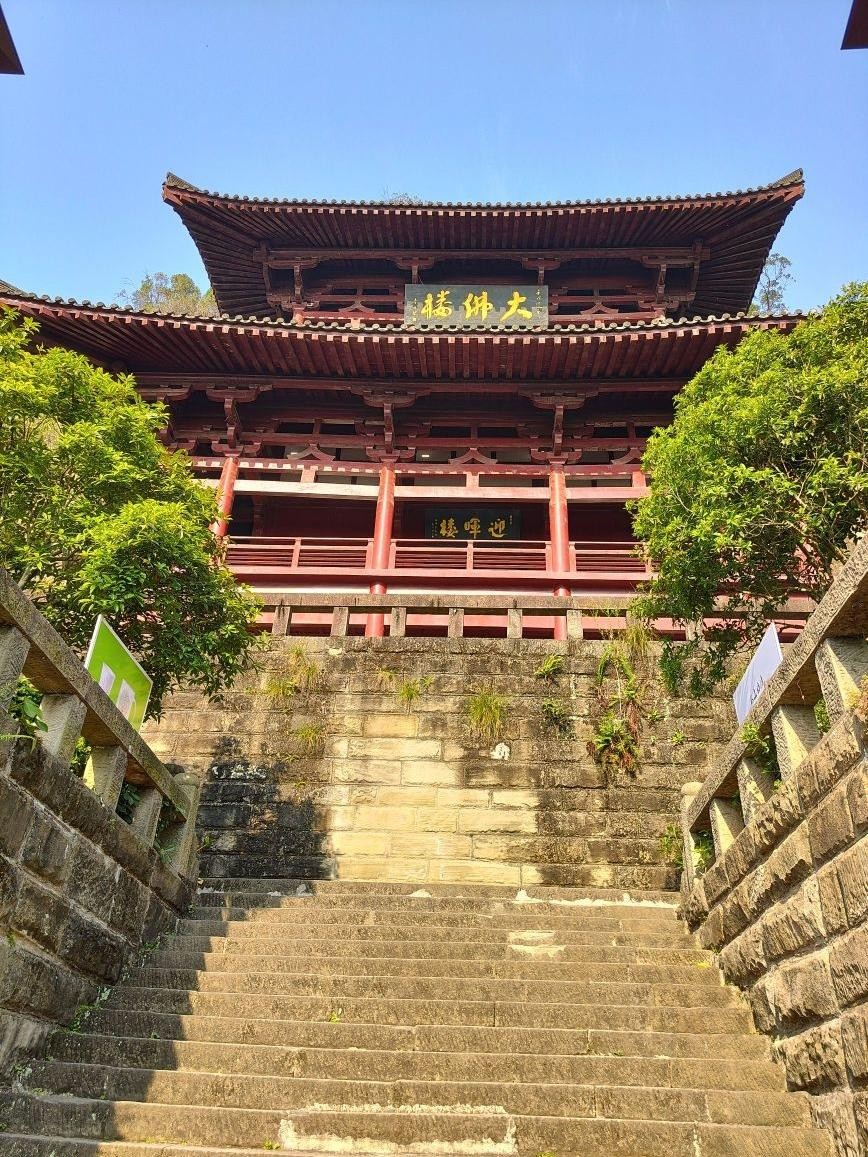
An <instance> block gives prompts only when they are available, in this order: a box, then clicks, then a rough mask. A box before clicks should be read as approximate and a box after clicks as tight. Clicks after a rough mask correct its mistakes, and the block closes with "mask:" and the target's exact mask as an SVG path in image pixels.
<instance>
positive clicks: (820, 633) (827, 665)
mask: <svg viewBox="0 0 868 1157" xmlns="http://www.w3.org/2000/svg"><path fill="white" fill-rule="evenodd" d="M866 635H868V538H865V539H863V540H862V541H861V542H860V544H859V545H858V546H857V547H856V549H855V550H854V551H853V553H852V554H851V556H850V558H849V559H848V560H847V562H846V564H845V565H844V566H843V567H842V568H841V570H840V572H839V573H838V575H837V577H836V578H835V580H834V582H833V583H832V585H831V586H830V588H829V590H828V592H827V593H826V595H825V597H824V598H823V600H822V601H821V602H820V604H819V605H818V606H817V608H816V610H815V611H814V612H813V614H812V615H811V617H810V618H809V619H808V622H807V624H806V625H805V629H804V631H803V632H802V634H801V635H800V636H799V638H798V639H797V640H796V642H795V643H794V644H793V645H792V647H791V648H790V650H789V652H788V654H787V655H786V657H785V659H784V661H783V663H782V664H781V666H780V667H779V668H778V670H777V671H776V672H775V674H774V675H773V676H772V678H771V679H770V680H769V682H768V683H767V684H766V686H765V688H764V689H763V692H762V694H761V695H760V696H759V698H758V699H757V701H756V702H755V703H754V705H753V708H752V709H751V712H750V714H749V716H748V717H747V719H746V720H745V724H744V727H743V728H742V729H740V730H739V731H738V732H737V733H736V735H735V736H734V737H733V738H732V740H731V741H730V743H729V744H728V746H727V747H726V749H725V750H724V752H723V754H722V755H721V757H720V759H719V760H718V761H717V763H716V764H715V765H714V767H713V768H712V769H711V771H710V772H709V774H708V776H707V777H706V779H705V781H704V783H701V784H700V783H688V784H685V785H684V787H683V789H682V793H681V827H682V836H683V841H684V856H683V859H684V885H685V887H686V890H687V891H688V892H689V890H690V888H691V887H692V885H693V883H694V879H695V876H696V870H695V867H694V849H695V847H696V840H697V837H699V836H701V835H703V834H707V833H710V834H711V837H712V841H713V845H714V857H715V859H718V858H719V857H720V856H722V855H723V853H724V852H725V851H726V850H727V848H729V846H730V845H731V844H732V842H733V840H734V839H735V838H736V836H737V835H738V834H739V832H740V831H742V829H743V828H744V827H745V825H746V824H749V823H750V821H751V820H752V818H753V816H754V814H755V813H756V812H757V811H758V809H760V808H761V807H762V805H763V804H764V803H765V802H766V800H768V799H769V798H770V797H771V796H772V794H773V793H774V783H773V782H772V779H771V777H770V776H769V775H768V774H766V773H765V772H764V771H763V769H762V768H761V767H760V766H759V765H758V764H757V762H756V761H755V760H754V759H752V758H751V755H750V751H751V748H752V744H751V743H750V742H749V738H750V737H748V741H746V739H745V733H744V728H756V730H757V732H758V733H759V736H760V737H761V738H764V737H767V736H772V737H773V739H774V744H775V750H776V752H777V760H778V768H779V772H780V776H781V779H782V780H786V779H787V778H788V777H790V776H792V775H793V773H794V772H795V771H796V769H797V768H798V767H799V766H800V764H801V763H802V762H803V761H804V760H805V759H807V757H808V756H809V755H810V754H811V752H812V751H813V749H814V748H815V747H816V745H817V744H818V743H819V742H820V738H821V736H820V732H819V729H818V727H817V722H816V717H815V708H816V706H817V704H818V703H820V701H821V700H822V701H824V702H825V705H826V710H827V712H828V716H829V721H830V723H832V724H834V723H835V721H836V720H838V719H839V718H840V717H841V716H843V715H844V714H845V713H846V712H847V711H848V709H849V708H850V707H852V705H853V703H854V702H855V700H856V698H857V696H858V694H859V691H860V684H861V682H862V679H863V678H864V677H865V676H866V675H868V642H866Z"/></svg>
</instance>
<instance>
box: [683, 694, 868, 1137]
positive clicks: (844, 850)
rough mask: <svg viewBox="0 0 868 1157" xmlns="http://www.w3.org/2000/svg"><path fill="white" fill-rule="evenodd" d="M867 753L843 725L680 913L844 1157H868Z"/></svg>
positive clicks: (856, 731) (857, 727) (862, 738)
mask: <svg viewBox="0 0 868 1157" xmlns="http://www.w3.org/2000/svg"><path fill="white" fill-rule="evenodd" d="M866 750H868V747H866V731H865V727H864V724H863V723H862V722H861V721H860V719H859V718H858V717H857V716H856V715H855V714H854V713H853V712H852V711H850V712H847V713H845V714H844V715H843V716H842V717H841V718H839V719H838V721H837V722H836V723H835V725H834V726H833V727H832V729H831V730H830V731H829V733H828V734H827V735H825V736H824V737H823V738H822V740H821V741H820V742H819V744H817V746H815V747H814V748H813V750H812V751H811V753H810V754H809V755H808V756H807V757H806V758H805V759H804V760H803V761H802V762H801V763H800V764H799V765H798V766H797V767H796V768H795V769H794V770H793V771H792V773H791V774H789V775H788V776H787V777H786V778H785V779H784V780H783V782H782V784H781V786H780V788H779V789H778V790H777V791H776V792H775V793H774V794H773V795H772V796H771V797H770V798H769V799H768V800H767V801H766V802H765V803H764V804H763V805H762V806H761V807H760V808H758V809H757V811H756V812H755V813H754V814H753V816H752V817H751V820H750V822H749V823H748V824H747V825H746V826H745V827H744V829H743V830H742V831H741V832H740V833H739V834H738V835H737V836H736V837H735V839H734V840H733V842H732V843H731V844H730V845H729V847H728V848H727V849H726V850H725V851H724V852H723V853H722V855H720V856H718V858H717V859H716V860H715V862H714V863H713V864H712V866H711V867H710V868H709V869H708V871H706V872H705V874H704V875H703V876H702V877H701V879H700V880H699V881H698V882H697V883H696V884H695V886H694V887H693V889H692V891H691V893H690V895H689V898H688V900H687V902H686V906H685V914H686V916H687V918H688V920H689V922H690V924H691V926H692V927H694V928H698V931H699V939H700V942H701V943H702V945H703V946H704V947H707V948H713V949H716V950H718V951H719V952H720V964H721V967H722V968H723V970H724V973H725V975H726V977H727V979H728V980H730V981H731V982H732V983H734V984H737V985H739V986H740V987H741V988H743V989H744V990H746V992H747V993H748V994H749V998H750V1002H751V1005H752V1007H753V1012H754V1017H755V1020H756V1024H757V1027H758V1028H759V1029H760V1030H761V1031H762V1032H766V1033H768V1034H770V1035H771V1036H772V1038H773V1040H774V1050H775V1053H776V1054H777V1056H778V1057H779V1059H780V1060H781V1061H782V1063H783V1065H784V1067H785V1069H786V1073H787V1079H788V1082H789V1085H790V1087H791V1088H793V1089H803V1090H805V1091H807V1092H808V1093H809V1094H811V1097H812V1110H813V1113H814V1118H815V1121H816V1122H817V1124H819V1125H822V1126H824V1127H826V1128H827V1129H829V1130H830V1131H831V1132H832V1134H833V1136H834V1138H835V1141H836V1143H837V1146H838V1151H839V1152H840V1153H841V1154H842V1155H846V1157H856V1155H857V1154H861V1153H866V1152H868V922H866V917H868V835H866V832H868V763H866Z"/></svg>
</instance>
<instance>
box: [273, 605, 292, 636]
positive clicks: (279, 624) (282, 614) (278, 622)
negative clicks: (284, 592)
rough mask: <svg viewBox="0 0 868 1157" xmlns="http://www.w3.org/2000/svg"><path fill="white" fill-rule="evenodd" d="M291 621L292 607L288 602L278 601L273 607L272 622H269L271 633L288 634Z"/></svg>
mask: <svg viewBox="0 0 868 1157" xmlns="http://www.w3.org/2000/svg"><path fill="white" fill-rule="evenodd" d="M291 622H292V607H291V606H290V605H289V604H288V603H278V604H277V606H276V607H275V608H274V622H273V623H272V624H271V633H272V635H288V634H289V629H290V623H291Z"/></svg>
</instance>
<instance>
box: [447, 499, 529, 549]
mask: <svg viewBox="0 0 868 1157" xmlns="http://www.w3.org/2000/svg"><path fill="white" fill-rule="evenodd" d="M425 537H426V538H438V539H444V540H448V539H452V540H454V541H459V540H461V541H463V542H466V541H467V540H468V539H473V540H474V541H478V542H500V541H502V540H504V539H516V538H521V512H520V511H518V510H515V509H510V508H509V507H507V506H472V507H467V506H462V507H461V508H460V509H459V508H458V507H455V506H432V507H429V508H428V509H427V510H426V511H425Z"/></svg>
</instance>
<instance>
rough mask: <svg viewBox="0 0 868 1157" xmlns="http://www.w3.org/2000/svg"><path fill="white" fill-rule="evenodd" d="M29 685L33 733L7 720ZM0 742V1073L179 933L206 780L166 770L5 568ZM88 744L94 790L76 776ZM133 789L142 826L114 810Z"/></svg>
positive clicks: (1, 579) (0, 581)
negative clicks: (147, 948)
mask: <svg viewBox="0 0 868 1157" xmlns="http://www.w3.org/2000/svg"><path fill="white" fill-rule="evenodd" d="M21 675H24V676H26V677H27V678H28V679H29V680H30V681H31V682H32V683H33V684H34V685H35V687H36V688H37V690H38V691H40V692H42V695H43V697H42V704H41V714H42V719H43V721H44V723H45V725H46V730H44V731H37V732H36V734H35V735H34V736H32V737H31V736H27V735H22V734H21V731H20V729H19V724H18V722H17V720H16V719H14V718H13V717H12V716H10V715H9V714H8V708H9V705H10V702H11V700H12V697H13V695H14V693H15V689H16V685H17V682H18V679H19V677H20V676H21ZM0 734H2V740H0V933H2V936H3V939H2V940H0V1063H2V1062H3V1060H4V1058H6V1059H8V1058H9V1056H10V1055H15V1054H16V1053H17V1052H19V1051H20V1050H21V1049H22V1048H23V1049H26V1048H28V1047H29V1046H32V1045H33V1044H34V1043H36V1042H37V1041H38V1040H39V1039H41V1038H42V1037H44V1036H45V1034H46V1033H47V1032H48V1031H49V1030H50V1028H51V1026H52V1025H53V1024H56V1023H67V1022H68V1021H69V1020H70V1019H71V1018H72V1017H73V1016H74V1015H75V1009H76V1007H77V1006H78V1005H80V1004H82V1003H88V1002H90V1001H91V1000H92V999H93V998H94V996H95V994H96V993H97V992H98V990H99V988H100V987H101V986H102V985H103V984H107V983H112V982H113V981H114V980H116V979H117V977H118V975H119V974H120V971H121V968H122V967H123V964H124V962H125V961H126V960H127V959H128V958H129V957H130V956H131V954H132V953H133V951H134V950H135V949H136V948H137V947H138V946H139V945H141V944H143V943H148V942H150V941H153V940H155V939H156V938H157V937H158V936H159V935H160V934H161V933H162V932H165V931H167V930H168V929H169V928H170V927H171V926H172V924H173V923H174V920H175V918H176V917H177V915H178V913H179V912H180V911H181V910H183V908H184V907H185V906H186V904H187V902H188V900H189V896H190V894H191V891H192V888H193V884H194V880H192V879H191V877H194V876H195V871H196V838H195V822H196V812H197V808H198V801H199V784H198V780H197V778H196V777H195V776H192V775H186V774H182V775H173V774H172V773H171V772H170V771H169V770H168V769H167V768H166V767H165V766H164V765H163V764H162V763H161V762H160V760H159V759H158V758H157V756H156V755H155V754H154V753H153V751H151V749H150V747H148V745H147V744H146V743H145V741H144V740H143V739H142V738H141V736H140V735H139V734H138V733H137V732H136V731H134V730H133V728H132V727H131V726H130V724H129V723H128V722H127V720H126V719H125V718H124V716H123V715H122V714H121V713H120V711H119V710H118V709H117V707H115V705H114V704H113V703H112V702H111V700H110V699H109V698H108V696H107V695H106V694H105V692H104V691H103V690H102V689H101V688H100V687H99V685H98V684H97V683H96V682H95V681H94V680H93V679H92V678H91V676H90V675H89V674H88V672H87V671H86V670H85V668H84V666H83V664H82V663H81V662H80V660H79V659H78V658H77V657H76V655H75V654H74V653H73V652H72V651H71V650H70V648H69V647H68V646H67V645H66V644H65V643H64V642H63V640H62V639H61V638H60V636H59V635H58V634H57V632H56V631H55V630H54V628H53V627H52V626H51V625H50V624H49V623H48V622H47V620H46V619H45V618H44V617H43V616H42V615H41V614H40V613H39V612H38V611H37V610H36V608H35V607H34V606H33V604H32V603H31V602H30V601H29V599H27V597H26V596H25V595H24V594H23V593H22V591H21V590H20V589H19V588H18V586H17V585H16V584H15V583H14V582H13V581H12V579H11V578H10V576H9V575H8V574H7V573H6V572H5V571H3V570H2V569H0ZM80 736H81V737H83V738H84V739H85V740H86V741H87V742H88V744H90V746H91V760H92V762H91V765H90V767H91V775H90V777H89V778H90V782H88V783H86V782H85V781H84V780H83V779H82V778H81V777H79V776H78V775H76V774H75V773H74V772H73V770H72V769H71V761H72V758H73V754H74V751H75V748H76V744H77V742H78V739H79V737H80ZM125 782H126V783H129V784H131V785H133V786H134V787H135V789H136V797H135V798H136V799H137V802H136V803H135V805H134V807H133V809H132V818H131V822H130V823H127V822H125V820H124V819H122V818H121V816H119V815H118V814H117V811H116V809H117V805H118V802H119V799H120V796H121V791H122V787H123V784H124V783H125ZM161 821H162V822H161ZM158 824H160V844H159V846H155V844H156V837H157V829H158Z"/></svg>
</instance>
